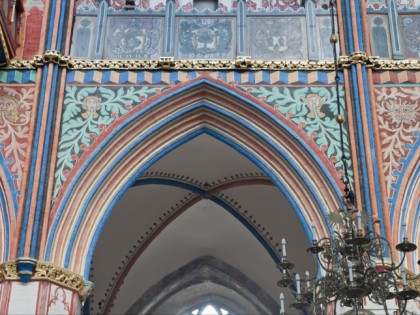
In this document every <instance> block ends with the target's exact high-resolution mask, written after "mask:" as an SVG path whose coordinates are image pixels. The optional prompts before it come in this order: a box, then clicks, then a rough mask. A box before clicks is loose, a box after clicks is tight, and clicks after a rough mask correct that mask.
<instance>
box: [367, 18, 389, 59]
mask: <svg viewBox="0 0 420 315" xmlns="http://www.w3.org/2000/svg"><path fill="white" fill-rule="evenodd" d="M369 28H370V44H371V49H372V54H373V55H374V56H378V57H381V58H389V57H390V53H391V49H390V48H391V44H390V40H389V30H388V17H387V16H386V15H383V14H382V15H369Z"/></svg>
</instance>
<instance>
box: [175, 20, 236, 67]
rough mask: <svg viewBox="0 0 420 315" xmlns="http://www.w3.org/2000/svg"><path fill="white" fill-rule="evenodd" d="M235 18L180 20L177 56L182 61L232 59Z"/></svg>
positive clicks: (233, 54)
mask: <svg viewBox="0 0 420 315" xmlns="http://www.w3.org/2000/svg"><path fill="white" fill-rule="evenodd" d="M234 27H235V20H234V19H233V18H179V19H178V41H177V49H176V54H177V57H178V58H180V59H232V58H234V56H235V52H234V46H235V45H234V43H235V40H234V31H233V29H234Z"/></svg>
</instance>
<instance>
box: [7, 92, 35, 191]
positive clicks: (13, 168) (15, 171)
mask: <svg viewBox="0 0 420 315" xmlns="http://www.w3.org/2000/svg"><path fill="white" fill-rule="evenodd" d="M33 100H34V89H33V88H30V87H25V88H23V87H5V86H2V87H0V154H1V155H2V156H3V158H4V160H5V162H6V168H7V169H8V170H9V172H10V174H11V176H12V178H13V184H14V189H15V190H16V193H17V194H19V189H20V186H21V181H22V175H23V168H24V164H25V159H26V150H27V147H28V134H29V121H30V118H31V108H32V104H33Z"/></svg>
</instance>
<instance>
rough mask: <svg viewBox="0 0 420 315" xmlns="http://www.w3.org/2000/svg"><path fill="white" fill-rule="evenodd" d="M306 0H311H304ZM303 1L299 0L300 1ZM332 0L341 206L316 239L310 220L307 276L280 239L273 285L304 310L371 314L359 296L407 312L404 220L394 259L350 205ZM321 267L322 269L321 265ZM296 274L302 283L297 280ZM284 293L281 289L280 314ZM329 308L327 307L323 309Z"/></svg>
mask: <svg viewBox="0 0 420 315" xmlns="http://www.w3.org/2000/svg"><path fill="white" fill-rule="evenodd" d="M309 1H311V0H309ZM304 2H305V1H303V3H304ZM334 5H335V1H333V0H330V4H329V7H330V15H331V28H332V35H331V36H330V42H331V44H332V47H333V57H334V64H335V88H336V95H337V98H336V99H337V111H338V115H337V117H336V120H337V122H338V124H339V127H340V144H341V161H342V163H343V168H344V176H343V184H344V196H343V200H342V201H343V205H344V207H343V208H344V209H339V211H338V213H336V212H331V213H329V214H328V221H329V222H330V224H331V225H333V227H334V228H335V229H336V230H335V231H334V232H333V233H332V234H331V235H330V236H329V237H324V238H321V239H319V240H318V239H317V237H316V231H315V225H314V224H312V234H313V237H312V238H313V239H312V243H311V246H310V247H309V248H308V252H309V253H311V254H312V256H313V258H314V262H315V265H316V272H315V275H314V276H313V277H312V278H310V277H309V273H308V272H306V274H305V277H304V278H302V279H301V278H300V276H299V274H296V273H294V272H293V271H292V270H293V268H294V264H293V263H292V262H291V261H290V260H289V259H288V257H287V255H286V241H285V240H284V239H283V240H282V254H283V256H282V258H281V261H280V263H278V265H277V267H278V268H279V270H280V272H281V274H282V277H281V279H280V280H279V281H278V283H277V284H278V285H279V286H280V287H283V288H289V289H290V290H291V291H292V293H293V294H294V296H295V301H294V302H293V303H291V304H290V307H291V308H293V309H296V310H298V311H301V312H303V313H305V314H308V313H312V314H327V310H331V307H333V309H334V314H336V311H337V308H338V306H340V307H346V308H350V310H349V311H347V312H346V313H345V314H359V315H364V314H374V313H373V312H372V311H370V310H368V309H364V303H363V302H364V300H365V299H368V300H369V301H370V302H372V303H373V304H376V305H379V306H380V308H382V309H383V310H384V312H385V314H389V311H390V310H388V307H387V303H386V301H387V300H392V299H395V300H396V301H397V305H396V307H397V309H398V314H406V313H407V304H408V301H409V300H412V299H415V298H417V297H418V296H419V295H420V293H419V292H418V291H417V290H415V289H413V288H411V287H409V285H408V283H409V281H413V280H416V279H419V278H420V274H419V275H417V276H410V275H408V273H407V272H406V270H405V268H404V261H405V258H406V254H407V253H409V252H413V251H414V250H416V249H417V246H416V245H415V244H413V243H411V242H410V241H409V240H408V238H407V232H406V226H405V224H404V225H403V226H402V228H403V241H402V242H401V243H399V244H398V245H397V246H396V250H397V251H398V252H399V253H400V255H399V256H402V257H401V261H400V262H399V263H398V262H396V261H394V257H395V256H394V252H393V248H392V246H391V244H390V242H389V241H388V240H387V239H386V238H384V237H382V236H381V235H380V234H378V233H376V232H375V231H374V230H373V231H371V230H370V228H369V217H368V216H367V215H366V213H365V212H361V211H359V210H357V209H356V207H355V196H354V192H353V190H352V188H351V185H350V179H349V174H348V168H347V161H348V160H349V157H348V156H347V155H346V152H345V149H344V132H343V128H344V126H343V124H344V121H345V119H344V116H343V115H342V114H341V110H340V100H339V97H338V95H339V88H338V82H339V80H340V78H339V76H338V61H337V60H338V58H337V50H336V49H337V42H338V36H337V34H336V32H335V19H334ZM320 268H321V269H320ZM301 280H302V281H304V282H306V285H303V286H301ZM284 304H285V301H284V295H283V294H281V295H280V314H285V307H284ZM328 313H329V314H331V313H330V311H329V312H328Z"/></svg>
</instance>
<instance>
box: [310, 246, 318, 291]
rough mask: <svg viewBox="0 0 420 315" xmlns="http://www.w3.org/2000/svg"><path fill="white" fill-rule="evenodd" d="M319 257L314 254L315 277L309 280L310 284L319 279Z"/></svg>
mask: <svg viewBox="0 0 420 315" xmlns="http://www.w3.org/2000/svg"><path fill="white" fill-rule="evenodd" d="M317 256H318V255H317V254H312V259H313V263H314V265H315V272H314V273H313V275H314V276H313V277H312V278H309V279H308V280H307V281H309V282H312V281H314V280H315V279H316V278H317V277H318V272H319V264H320V261H319V260H318V257H317ZM314 289H315V285H314Z"/></svg>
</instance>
